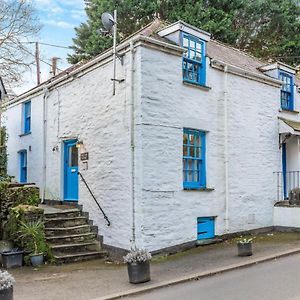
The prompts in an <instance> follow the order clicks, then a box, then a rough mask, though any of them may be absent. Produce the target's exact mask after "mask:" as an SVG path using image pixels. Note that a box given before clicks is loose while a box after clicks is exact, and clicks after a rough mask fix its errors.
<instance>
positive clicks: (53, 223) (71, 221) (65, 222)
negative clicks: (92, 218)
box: [45, 216, 88, 228]
mask: <svg viewBox="0 0 300 300" xmlns="http://www.w3.org/2000/svg"><path fill="white" fill-rule="evenodd" d="M87 224H88V220H87V218H86V217H82V216H80V217H73V218H53V219H48V220H45V227H46V228H56V227H60V228H61V227H64V228H66V227H73V226H79V225H87Z"/></svg>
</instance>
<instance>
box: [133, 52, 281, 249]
mask: <svg viewBox="0 0 300 300" xmlns="http://www.w3.org/2000/svg"><path fill="white" fill-rule="evenodd" d="M181 61H182V60H181V57H178V56H173V55H170V54H166V53H157V52H156V51H155V50H150V49H146V48H143V51H142V91H141V92H142V95H141V96H142V121H141V124H140V125H139V130H140V132H141V133H140V138H141V139H142V141H141V142H140V144H141V147H142V149H141V152H142V167H141V168H140V172H141V174H142V179H141V186H140V188H141V191H142V192H141V197H140V199H139V203H138V208H137V215H138V216H139V226H140V227H139V230H141V234H142V240H141V241H140V243H141V245H140V246H143V247H146V248H148V249H151V250H156V249H158V248H163V247H169V246H172V245H176V244H181V243H184V242H188V241H192V240H195V239H196V238H197V229H196V228H197V217H202V216H216V234H223V233H225V222H224V218H225V215H224V212H225V177H224V176H225V171H224V100H223V95H224V94H223V86H224V73H222V72H220V71H217V70H215V69H212V68H210V67H209V66H208V68H207V85H208V86H210V87H212V89H211V90H210V91H203V90H201V89H198V88H196V87H190V86H186V85H184V84H183V83H182V70H181ZM228 90H229V94H228V107H229V108H228V116H229V124H228V126H229V145H228V147H229V232H235V231H240V230H247V229H252V228H258V227H264V226H271V225H272V224H273V203H274V199H275V196H276V182H275V177H274V176H273V171H276V170H277V169H278V168H279V166H278V165H279V164H280V153H279V149H278V121H277V114H278V109H279V101H280V99H279V89H278V88H275V87H272V86H269V85H266V84H262V83H259V82H256V81H252V80H248V79H244V78H242V77H238V76H235V75H230V74H229V75H228ZM183 127H188V128H194V129H199V130H205V131H207V160H206V161H207V186H208V187H211V188H214V191H185V190H183V187H182V134H183Z"/></svg>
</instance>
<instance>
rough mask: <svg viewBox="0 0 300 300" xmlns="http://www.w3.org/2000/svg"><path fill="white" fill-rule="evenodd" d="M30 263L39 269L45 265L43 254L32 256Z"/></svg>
mask: <svg viewBox="0 0 300 300" xmlns="http://www.w3.org/2000/svg"><path fill="white" fill-rule="evenodd" d="M30 262H31V264H32V266H33V267H38V266H40V265H42V264H43V263H44V255H43V254H31V255H30Z"/></svg>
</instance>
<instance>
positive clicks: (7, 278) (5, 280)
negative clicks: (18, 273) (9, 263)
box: [0, 270, 15, 290]
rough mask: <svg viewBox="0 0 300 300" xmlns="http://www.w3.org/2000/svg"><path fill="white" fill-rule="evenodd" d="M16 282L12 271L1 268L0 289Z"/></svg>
mask: <svg viewBox="0 0 300 300" xmlns="http://www.w3.org/2000/svg"><path fill="white" fill-rule="evenodd" d="M14 283H15V279H14V277H13V276H12V275H11V274H10V273H8V272H7V271H1V270H0V290H5V289H9V288H10V287H12V286H13V284H14Z"/></svg>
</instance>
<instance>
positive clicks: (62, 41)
mask: <svg viewBox="0 0 300 300" xmlns="http://www.w3.org/2000/svg"><path fill="white" fill-rule="evenodd" d="M32 2H33V3H34V6H35V8H36V11H37V15H38V17H39V19H40V23H41V25H42V29H41V31H40V32H39V34H38V36H36V37H32V41H33V42H36V41H37V42H42V43H48V44H54V45H61V46H67V47H68V46H71V45H72V44H73V43H72V38H74V37H75V30H74V27H77V26H79V25H80V23H82V22H85V20H86V14H85V11H84V6H85V5H84V0H32ZM34 51H35V50H34V46H32V51H31V52H32V53H34ZM68 53H72V50H71V49H62V48H55V47H49V46H45V45H40V58H41V60H44V61H45V62H47V63H49V64H50V63H51V58H52V57H59V58H60V60H59V61H58V68H59V69H62V70H63V69H66V68H67V67H68V66H69V64H68V63H67V59H66V58H67V54H68ZM49 72H50V66H49V65H47V64H45V63H43V62H41V79H42V81H43V80H46V79H48V78H49V76H50V75H49V74H50V73H49ZM35 85H36V67H35V66H32V68H31V71H28V72H26V73H25V74H24V75H23V83H22V84H20V86H19V87H17V88H15V89H14V91H15V92H16V93H17V94H20V93H22V92H25V91H26V90H28V89H30V88H32V87H34V86H35Z"/></svg>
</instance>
